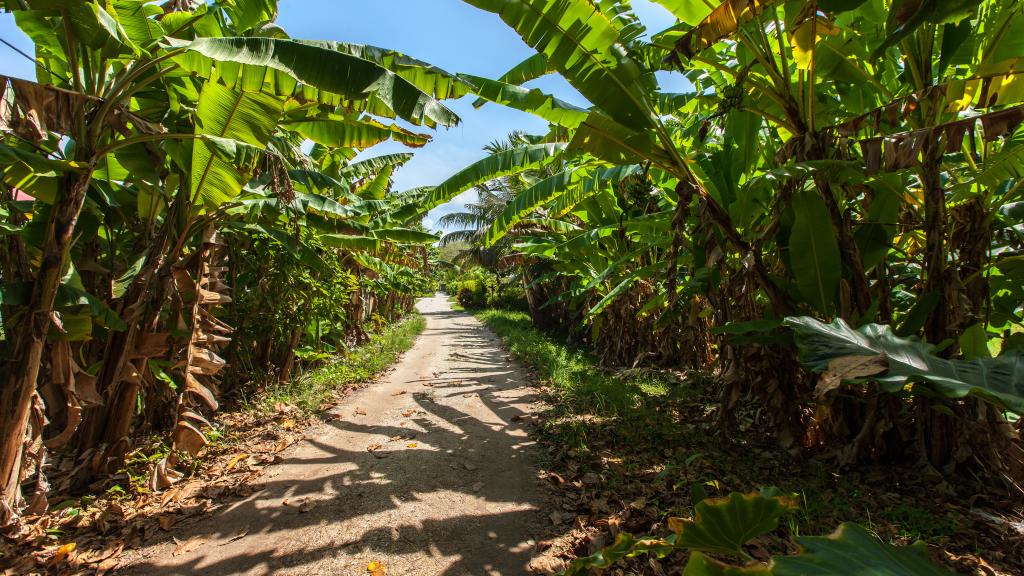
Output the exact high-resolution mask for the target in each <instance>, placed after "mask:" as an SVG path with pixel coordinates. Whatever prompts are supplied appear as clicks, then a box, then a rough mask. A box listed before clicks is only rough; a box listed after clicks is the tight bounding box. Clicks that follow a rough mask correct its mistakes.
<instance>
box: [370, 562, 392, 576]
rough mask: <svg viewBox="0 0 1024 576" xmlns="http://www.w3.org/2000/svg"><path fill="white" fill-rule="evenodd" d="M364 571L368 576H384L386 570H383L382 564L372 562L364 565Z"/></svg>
mask: <svg viewBox="0 0 1024 576" xmlns="http://www.w3.org/2000/svg"><path fill="white" fill-rule="evenodd" d="M366 571H367V572H368V573H369V574H370V576H386V575H387V570H386V569H385V568H384V563H383V562H377V561H373V562H370V563H369V564H367V565H366Z"/></svg>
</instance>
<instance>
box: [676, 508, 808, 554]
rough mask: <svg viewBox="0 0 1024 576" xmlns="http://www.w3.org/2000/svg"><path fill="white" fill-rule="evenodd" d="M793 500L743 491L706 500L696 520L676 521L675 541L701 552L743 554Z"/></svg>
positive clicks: (776, 525) (769, 527)
mask: <svg viewBox="0 0 1024 576" xmlns="http://www.w3.org/2000/svg"><path fill="white" fill-rule="evenodd" d="M793 507H794V505H793V503H792V502H790V501H789V500H788V499H786V498H784V497H781V496H774V495H768V493H765V494H740V493H738V492H733V493H732V494H730V495H729V497H728V498H720V499H714V500H702V501H700V502H699V503H698V504H697V506H695V507H694V508H695V511H696V515H695V517H694V519H693V520H692V521H682V522H680V523H678V524H675V526H674V529H675V530H676V534H677V535H676V540H675V544H676V545H677V546H684V547H686V548H690V549H693V550H699V551H701V552H713V553H716V554H732V555H736V556H742V555H743V546H744V545H745V544H746V543H747V542H749V541H751V540H753V539H754V538H757V537H758V536H761V535H762V534H767V533H768V532H771V531H772V530H775V528H777V527H778V525H779V519H780V518H782V516H783V515H785V514H786V513H787V512H789V511H790V510H792V509H793Z"/></svg>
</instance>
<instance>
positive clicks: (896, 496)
mask: <svg viewBox="0 0 1024 576" xmlns="http://www.w3.org/2000/svg"><path fill="white" fill-rule="evenodd" d="M474 314H475V316H476V317H477V318H478V319H479V320H481V321H482V322H483V323H484V324H486V325H487V326H488V327H489V328H490V329H491V330H493V331H494V332H495V333H497V334H498V335H499V336H501V337H502V339H503V340H504V342H505V346H506V347H507V348H508V350H509V351H510V353H511V354H512V355H513V356H514V357H515V358H516V359H517V360H519V361H521V362H522V363H523V364H525V365H527V366H529V367H530V369H531V372H532V376H533V378H534V380H535V382H536V383H537V384H540V385H541V386H542V387H544V388H545V390H546V391H547V392H549V393H550V394H551V395H552V396H553V398H552V400H551V402H550V405H551V407H550V409H549V410H548V412H547V414H546V417H545V418H544V424H543V427H542V428H541V430H540V438H539V439H540V441H541V444H542V445H543V446H544V447H545V449H546V450H545V455H544V456H543V457H542V458H543V462H542V463H541V464H542V465H543V466H544V467H545V468H546V469H547V470H550V471H552V472H554V473H556V474H557V482H555V484H557V486H558V487H557V488H556V493H555V495H554V497H555V498H556V499H558V500H560V505H559V506H556V507H555V508H556V509H557V510H559V516H558V520H553V521H555V524H556V529H558V530H559V531H564V534H563V535H562V536H559V537H557V538H556V539H555V540H553V542H556V544H554V545H553V547H552V550H557V552H554V554H555V555H556V556H558V557H560V558H562V559H564V560H565V561H566V562H569V561H571V560H572V558H574V557H579V556H586V555H590V554H592V553H594V552H595V551H596V550H597V549H598V548H599V547H595V546H594V545H593V544H592V542H602V541H603V542H605V543H608V542H611V541H612V540H613V538H614V534H607V533H606V532H607V531H608V528H607V527H608V526H613V525H614V526H616V527H617V529H618V530H619V531H625V532H630V533H632V534H636V535H649V534H654V535H664V534H665V533H666V532H667V526H666V518H667V517H671V516H678V517H690V516H692V515H693V514H694V496H693V495H694V494H698V495H703V494H707V495H708V496H711V497H724V496H726V495H728V494H729V493H730V492H741V493H750V492H756V491H758V490H760V489H762V488H765V487H768V486H776V487H778V488H780V489H781V490H782V491H783V492H784V493H789V494H794V495H795V496H796V498H797V500H798V501H800V502H801V504H802V505H801V506H800V510H799V511H797V512H795V513H793V514H791V515H790V516H789V517H788V518H787V520H786V522H785V523H784V524H783V525H782V526H780V528H779V529H778V530H776V531H775V532H774V533H773V534H771V535H769V536H768V537H766V538H765V539H764V541H763V546H762V547H761V548H759V550H760V553H762V556H763V557H761V556H758V558H759V559H762V560H767V555H768V554H776V555H778V554H784V553H788V552H791V551H792V549H794V548H795V544H794V538H795V537H796V536H797V535H801V534H805V535H823V534H828V533H830V532H831V531H832V530H833V529H834V528H835V527H836V526H838V525H839V524H840V523H841V522H844V521H855V522H858V523H860V524H861V525H862V526H865V527H867V528H868V529H869V530H871V531H872V532H875V533H876V534H877V535H878V536H879V537H881V538H882V539H883V540H884V541H887V542H890V543H893V544H898V545H906V544H909V543H911V542H913V541H915V540H918V539H920V540H924V541H925V542H927V543H928V544H929V545H931V546H932V552H933V558H934V559H936V560H941V561H943V562H944V563H947V564H948V565H952V566H955V567H956V568H957V569H961V570H963V569H969V568H970V567H972V566H976V565H977V564H978V563H980V562H981V561H980V560H979V558H982V557H984V558H987V559H988V560H989V561H990V562H991V561H998V562H999V563H1000V564H1004V566H1005V565H1011V566H1014V567H1017V566H1019V561H1006V560H1007V559H1008V558H1009V555H1008V554H1007V553H1006V550H1007V547H1006V545H1005V544H1004V543H1003V540H1002V539H1001V538H1000V537H999V534H1000V533H1001V532H1000V530H1002V529H1000V528H998V527H996V526H995V525H984V526H983V525H981V524H980V523H979V522H978V521H977V520H972V518H971V516H970V514H968V513H967V512H968V511H967V509H966V508H965V507H963V506H960V505H959V504H957V502H956V500H955V499H953V500H950V499H949V498H947V497H945V496H943V495H942V494H939V493H937V492H936V491H934V490H930V489H929V485H930V484H929V482H933V480H931V481H930V480H929V478H928V477H926V476H923V475H921V474H919V473H918V472H916V471H915V469H914V467H913V466H912V465H911V466H888V465H879V466H863V467H859V468H857V469H855V470H847V471H839V470H837V469H836V467H835V465H834V463H833V462H832V460H831V459H830V456H829V454H828V453H820V454H819V453H810V454H809V453H807V452H800V453H793V452H789V451H787V450H783V449H781V448H779V447H778V446H777V445H776V444H775V443H774V442H770V441H768V439H767V437H766V436H765V435H764V434H761V433H760V432H759V430H758V429H757V428H756V426H751V425H750V424H749V423H748V422H747V421H746V420H743V421H740V422H738V423H736V424H734V425H732V426H730V427H728V428H723V426H722V423H721V422H720V421H719V419H718V409H717V407H718V406H719V404H720V402H721V385H720V383H719V382H717V381H715V380H714V379H712V378H708V377H702V376H701V375H699V374H690V375H688V376H687V377H686V378H685V379H684V380H680V379H677V378H675V377H673V376H672V375H671V374H668V373H660V372H655V371H637V370H619V371H617V372H612V371H609V370H606V369H602V368H601V367H599V365H598V362H597V359H596V358H595V357H593V355H591V354H589V353H588V352H587V351H586V350H581V349H579V348H574V347H572V346H567V345H565V344H564V343H561V342H559V341H557V340H556V339H555V338H552V337H551V336H549V335H546V334H545V333H543V332H540V331H538V330H537V329H535V328H534V327H533V324H532V322H531V320H530V317H529V315H528V314H525V313H523V312H510V311H506V310H494V309H487V310H479V311H474ZM741 416H742V417H743V418H746V416H745V415H743V414H741ZM808 456H810V457H808ZM565 511H568V513H567V512H565ZM566 517H568V518H569V520H568V521H567V520H566V519H565V518H566ZM573 527H580V528H581V530H574V529H573ZM581 535H582V536H581ZM947 555H948V556H947ZM684 561H685V558H683V557H670V558H666V559H665V560H657V561H656V560H654V559H651V558H646V559H644V560H643V561H641V562H639V563H638V562H637V561H631V562H632V563H631V564H627V565H626V566H625V568H626V571H625V573H627V574H632V573H641V574H647V573H651V572H648V571H647V569H646V568H648V566H647V564H645V562H652V563H657V562H663V564H661V566H663V567H664V568H665V569H666V572H668V573H673V572H671V570H670V569H669V568H670V567H678V566H682V564H683V563H684ZM641 564H643V566H641ZM652 565H653V564H652ZM630 570H636V571H635V572H631V571H630ZM656 573H659V572H656ZM993 573H994V574H1000V575H1001V574H1011V573H1012V574H1024V572H1020V571H1014V570H1013V569H1011V570H1009V571H1007V572H1001V571H999V572H993Z"/></svg>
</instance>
